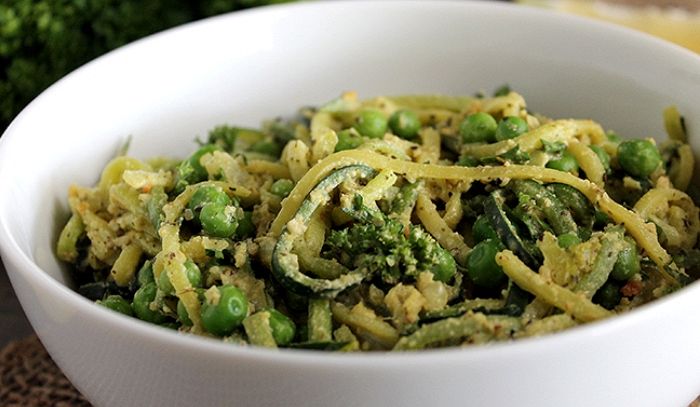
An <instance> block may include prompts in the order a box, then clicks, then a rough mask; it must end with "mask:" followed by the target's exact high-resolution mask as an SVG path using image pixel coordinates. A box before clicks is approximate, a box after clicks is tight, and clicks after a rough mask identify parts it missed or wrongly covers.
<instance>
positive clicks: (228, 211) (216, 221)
mask: <svg viewBox="0 0 700 407" xmlns="http://www.w3.org/2000/svg"><path fill="white" fill-rule="evenodd" d="M236 212H237V208H236V207H234V206H229V205H221V204H218V203H212V202H209V203H206V204H204V206H203V207H202V210H201V212H200V213H199V222H200V223H201V224H202V230H204V233H206V234H208V235H209V236H214V237H221V238H226V237H230V236H232V235H233V234H234V233H236V229H237V228H238V219H237V218H236Z"/></svg>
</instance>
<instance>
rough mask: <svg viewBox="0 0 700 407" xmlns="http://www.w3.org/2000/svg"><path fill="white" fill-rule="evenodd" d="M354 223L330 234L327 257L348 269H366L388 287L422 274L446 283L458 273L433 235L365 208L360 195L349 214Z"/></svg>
mask: <svg viewBox="0 0 700 407" xmlns="http://www.w3.org/2000/svg"><path fill="white" fill-rule="evenodd" d="M348 214H349V215H350V216H352V217H353V218H354V219H355V221H354V222H353V223H352V224H351V225H350V226H349V227H347V228H344V229H341V230H333V231H331V233H330V235H329V236H328V239H327V240H326V244H325V249H326V251H325V255H326V256H329V257H330V258H336V259H340V261H341V262H342V263H344V264H345V265H347V266H348V267H353V268H365V269H367V270H369V271H370V273H372V274H378V275H379V276H380V277H381V279H382V280H383V281H384V282H386V283H387V284H397V283H398V282H399V281H406V280H412V279H415V277H416V276H418V274H419V273H420V272H422V271H430V272H432V273H433V274H434V276H435V278H436V279H437V280H440V281H444V282H447V281H449V280H450V279H451V278H452V276H453V275H454V274H455V272H456V263H455V260H454V258H453V257H452V255H450V253H448V252H447V251H446V250H445V249H443V248H442V247H441V246H440V245H439V244H438V243H437V242H436V241H435V239H433V237H432V236H430V234H428V233H427V232H426V231H425V230H424V229H423V228H422V227H420V226H416V225H411V224H409V225H403V224H402V223H401V222H399V221H397V220H394V219H391V218H389V217H388V216H387V215H385V214H384V213H382V212H380V211H378V210H373V209H370V208H368V207H367V206H365V205H364V204H362V199H361V197H360V196H359V195H358V196H356V197H355V199H354V201H353V207H352V209H351V210H349V211H348Z"/></svg>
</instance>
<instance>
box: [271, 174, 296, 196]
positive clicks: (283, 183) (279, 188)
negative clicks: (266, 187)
mask: <svg viewBox="0 0 700 407" xmlns="http://www.w3.org/2000/svg"><path fill="white" fill-rule="evenodd" d="M292 189H294V181H292V180H291V179H286V178H282V179H278V180H277V181H275V182H273V183H272V185H271V186H270V192H272V193H273V194H275V195H277V196H279V197H282V198H284V197H286V196H287V195H289V193H290V192H292Z"/></svg>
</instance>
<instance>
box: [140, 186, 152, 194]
mask: <svg viewBox="0 0 700 407" xmlns="http://www.w3.org/2000/svg"><path fill="white" fill-rule="evenodd" d="M142 189H143V192H145V193H149V192H151V189H153V185H151V184H146V185H144V186H143V188H142Z"/></svg>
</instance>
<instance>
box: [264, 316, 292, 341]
mask: <svg viewBox="0 0 700 407" xmlns="http://www.w3.org/2000/svg"><path fill="white" fill-rule="evenodd" d="M266 311H267V312H268V313H269V314H270V328H271V329H272V336H273V337H274V338H275V342H277V344H278V345H286V344H288V343H289V342H291V341H292V340H293V339H294V335H296V332H297V328H296V325H295V324H294V321H292V320H291V319H290V318H289V317H288V316H286V315H284V314H283V313H281V312H279V311H277V310H276V309H274V308H268V309H266Z"/></svg>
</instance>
